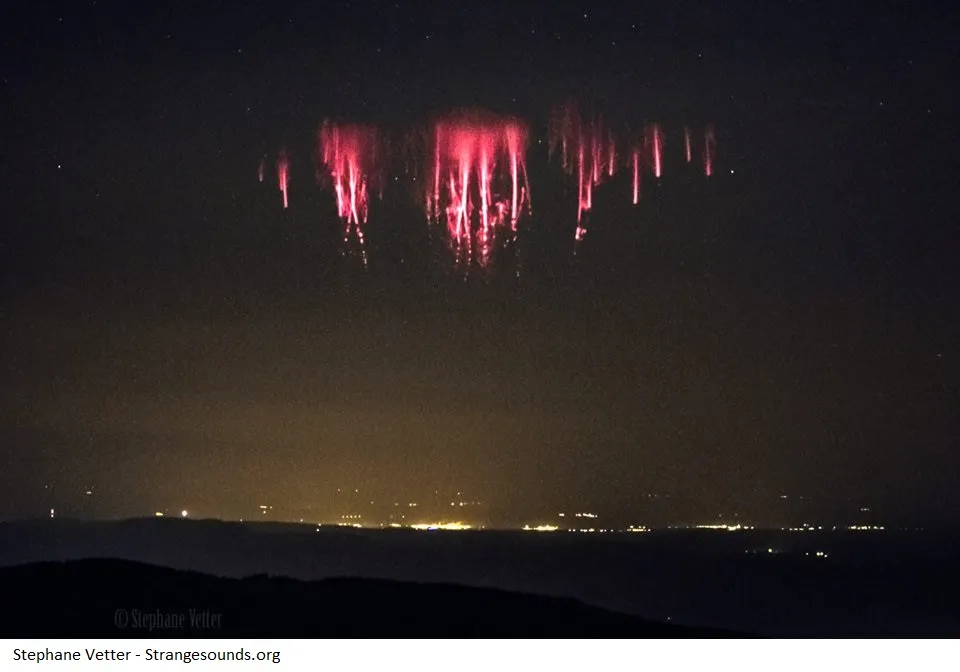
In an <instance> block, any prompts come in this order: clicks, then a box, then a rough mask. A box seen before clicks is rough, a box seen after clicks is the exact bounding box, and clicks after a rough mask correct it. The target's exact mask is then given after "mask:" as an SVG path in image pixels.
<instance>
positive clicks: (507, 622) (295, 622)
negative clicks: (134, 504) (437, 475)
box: [0, 559, 731, 638]
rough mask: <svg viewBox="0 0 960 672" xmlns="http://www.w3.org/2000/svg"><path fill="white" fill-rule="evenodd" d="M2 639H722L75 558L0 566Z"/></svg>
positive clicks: (594, 616) (485, 599)
mask: <svg viewBox="0 0 960 672" xmlns="http://www.w3.org/2000/svg"><path fill="white" fill-rule="evenodd" d="M0 591H2V593H3V595H4V602H5V604H6V605H7V608H8V609H9V611H8V613H11V614H15V615H16V617H15V618H14V619H12V623H10V624H9V625H8V627H7V634H6V636H7V637H134V638H137V637H158V636H159V637H176V638H180V637H205V638H206V637H209V638H220V637H224V638H231V637H264V638H267V637H270V638H299V637H309V638H317V637H631V638H686V637H699V638H704V637H727V636H731V633H726V632H723V631H718V630H708V629H699V628H687V627H683V626H676V625H670V624H663V623H657V622H654V621H649V620H646V619H643V618H640V617H637V616H632V615H628V614H621V613H616V612H613V611H608V610H605V609H601V608H598V607H592V606H588V605H586V604H583V603H581V602H578V601H576V600H573V599H568V598H556V597H543V596H537V595H530V594H523V593H513V592H508V591H502V590H496V589H490V588H473V587H465V586H457V585H452V584H439V583H433V584H431V583H422V584H421V583H412V582H401V581H389V580H381V579H360V578H335V579H324V580H321V581H298V580H294V579H289V578H281V577H272V576H267V575H257V576H251V577H247V578H242V579H235V578H222V577H216V576H211V575H207V574H201V573H198V572H189V571H180V570H175V569H169V568H165V567H158V566H155V565H148V564H143V563H139V562H131V561H126V560H112V559H85V560H73V561H67V562H41V563H33V564H28V565H19V566H15V567H7V568H2V569H0Z"/></svg>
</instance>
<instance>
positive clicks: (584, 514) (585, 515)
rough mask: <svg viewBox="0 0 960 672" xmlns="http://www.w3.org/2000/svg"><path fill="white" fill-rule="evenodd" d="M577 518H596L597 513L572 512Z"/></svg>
mask: <svg viewBox="0 0 960 672" xmlns="http://www.w3.org/2000/svg"><path fill="white" fill-rule="evenodd" d="M574 515H575V516H576V517H577V518H596V517H597V514H595V513H576V514H574Z"/></svg>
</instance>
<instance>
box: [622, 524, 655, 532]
mask: <svg viewBox="0 0 960 672" xmlns="http://www.w3.org/2000/svg"><path fill="white" fill-rule="evenodd" d="M649 531H650V528H649V527H647V526H646V525H631V526H630V527H628V528H627V532H649Z"/></svg>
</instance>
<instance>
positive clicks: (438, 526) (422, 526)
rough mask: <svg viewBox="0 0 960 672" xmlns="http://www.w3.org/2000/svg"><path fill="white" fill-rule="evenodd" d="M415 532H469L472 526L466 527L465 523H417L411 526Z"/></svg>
mask: <svg viewBox="0 0 960 672" xmlns="http://www.w3.org/2000/svg"><path fill="white" fill-rule="evenodd" d="M410 527H412V528H413V529H415V530H469V529H471V528H472V527H473V526H472V525H467V524H465V523H461V522H456V523H417V524H416V525H411V526H410Z"/></svg>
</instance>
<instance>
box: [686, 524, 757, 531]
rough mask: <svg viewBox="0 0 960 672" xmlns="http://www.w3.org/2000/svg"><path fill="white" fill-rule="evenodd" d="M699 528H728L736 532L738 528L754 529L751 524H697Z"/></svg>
mask: <svg viewBox="0 0 960 672" xmlns="http://www.w3.org/2000/svg"><path fill="white" fill-rule="evenodd" d="M694 527H695V528H696V529H698V530H726V531H727V532H736V531H738V530H752V529H753V526H751V525H740V524H737V525H695V526H694Z"/></svg>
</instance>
